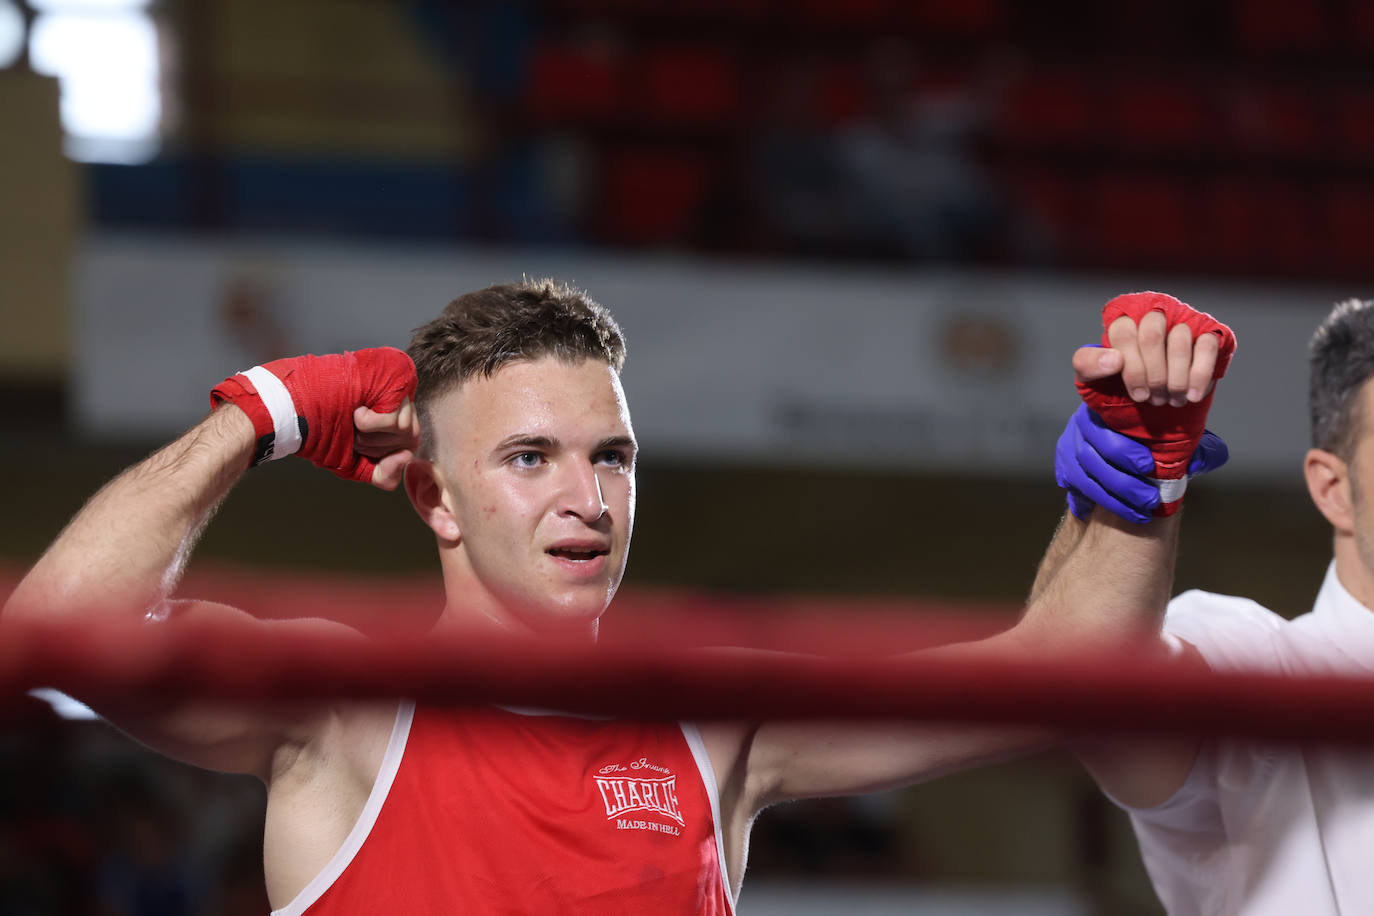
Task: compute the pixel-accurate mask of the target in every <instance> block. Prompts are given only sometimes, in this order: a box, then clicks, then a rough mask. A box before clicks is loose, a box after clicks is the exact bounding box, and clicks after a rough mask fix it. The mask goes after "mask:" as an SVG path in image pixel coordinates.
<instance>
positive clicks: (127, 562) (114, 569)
mask: <svg viewBox="0 0 1374 916" xmlns="http://www.w3.org/2000/svg"><path fill="white" fill-rule="evenodd" d="M253 447H254V433H253V424H252V423H251V422H250V421H249V420H248V418H247V417H246V416H245V415H244V414H243V412H242V411H240V410H238V409H237V408H235V407H221V408H220V409H218V410H216V411H214V412H213V413H212V414H211V415H210V416H208V417H206V418H205V420H203V421H201V423H199V424H197V425H196V426H195V427H193V428H192V429H191V430H189V431H188V432H186V433H185V434H184V435H182V436H181V437H180V438H179V439H177V440H176V441H175V442H172V443H171V444H170V445H167V446H166V447H164V448H162V449H160V450H158V451H157V452H155V453H154V454H152V455H151V456H149V457H148V458H146V459H145V460H143V461H142V462H140V463H139V464H137V465H134V466H133V467H132V468H129V469H128V470H126V471H125V472H124V473H122V474H120V475H119V476H118V477H116V478H115V479H114V480H112V481H111V482H110V483H108V484H106V485H105V487H103V488H102V489H101V490H100V492H98V493H97V494H96V495H95V496H93V497H92V498H91V499H90V501H89V502H87V503H86V505H85V507H83V508H82V510H81V511H80V512H79V513H77V515H76V517H75V518H73V519H72V521H71V522H70V523H69V524H68V525H67V527H66V528H65V529H64V530H63V531H62V533H61V534H60V535H58V537H57V540H56V541H54V542H53V544H52V545H51V546H50V547H49V548H48V550H47V551H46V552H45V553H44V554H43V556H42V557H41V558H40V559H39V561H38V563H37V564H35V566H34V567H33V569H31V570H30V571H29V574H28V575H27V576H25V577H24V579H23V581H22V582H20V584H19V587H18V588H17V589H15V592H14V594H13V595H12V596H11V597H10V599H9V601H7V602H6V604H5V608H4V615H5V616H6V617H7V618H20V617H35V616H41V617H44V618H46V619H52V618H53V617H54V616H56V615H64V614H79V613H90V612H94V611H101V612H106V613H108V612H111V611H112V610H113V609H119V610H121V611H128V612H143V611H146V610H148V609H150V608H152V607H154V606H155V605H156V604H158V603H159V602H160V601H161V600H162V599H164V598H166V597H167V596H168V595H169V594H170V593H171V591H172V589H173V588H174V587H175V585H176V582H177V579H178V578H179V577H180V574H181V570H182V567H183V566H184V565H185V562H186V559H187V557H188V556H189V554H190V550H191V547H192V546H193V545H194V543H195V540H196V538H197V536H198V535H199V533H200V530H201V528H202V527H203V526H204V524H205V522H206V520H207V519H208V518H209V517H210V515H211V514H212V513H213V512H214V510H215V508H216V507H217V506H218V505H219V503H220V502H221V501H222V500H223V499H224V497H225V496H226V495H227V494H228V492H229V490H230V489H231V488H232V487H233V486H234V484H235V483H236V482H237V481H238V479H239V478H240V477H242V476H243V473H244V471H246V470H247V468H248V466H249V462H250V461H251V460H252V454H253Z"/></svg>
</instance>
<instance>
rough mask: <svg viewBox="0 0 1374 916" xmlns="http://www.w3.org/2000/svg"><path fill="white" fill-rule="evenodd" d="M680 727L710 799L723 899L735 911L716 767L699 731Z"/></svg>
mask: <svg viewBox="0 0 1374 916" xmlns="http://www.w3.org/2000/svg"><path fill="white" fill-rule="evenodd" d="M678 725H679V726H680V727H681V728H682V736H683V737H684V738H686V739H687V747H688V748H689V749H690V750H691V752H692V759H693V760H695V761H696V762H697V770H698V771H699V775H700V776H701V784H702V785H704V786H705V787H706V794H707V795H708V796H709V797H710V799H711V822H712V823H713V824H715V826H716V856H717V857H718V858H719V859H720V880H721V881H722V882H724V883H725V899H726V900H728V901H729V902H730V912H731V914H733V913H734V912H735V904H736V900H735V891H734V888H733V887H732V886H731V884H730V872H729V869H728V868H727V867H726V864H725V831H724V829H723V828H722V826H721V821H720V790H719V787H718V786H717V785H716V768H715V767H713V766H711V755H710V754H708V753H706V742H705V741H704V740H703V739H702V737H701V731H700V729H698V728H697V727H696V726H695V725H693V724H692V723H691V722H679V723H678Z"/></svg>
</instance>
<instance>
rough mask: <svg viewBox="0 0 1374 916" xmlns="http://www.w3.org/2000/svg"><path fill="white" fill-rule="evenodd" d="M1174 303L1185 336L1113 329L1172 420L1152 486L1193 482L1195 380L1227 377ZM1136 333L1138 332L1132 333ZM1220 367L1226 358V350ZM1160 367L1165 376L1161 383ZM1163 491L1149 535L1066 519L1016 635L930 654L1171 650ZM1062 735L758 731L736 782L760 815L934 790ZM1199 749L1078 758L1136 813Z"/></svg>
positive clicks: (802, 727) (1171, 501)
mask: <svg viewBox="0 0 1374 916" xmlns="http://www.w3.org/2000/svg"><path fill="white" fill-rule="evenodd" d="M1147 295H1150V296H1157V294H1147ZM1163 298H1166V299H1168V298H1171V297H1163ZM1151 301H1153V300H1151ZM1173 301H1175V302H1176V300H1173ZM1115 302H1116V300H1114V303H1115ZM1112 304H1113V303H1109V307H1110V306H1111V305H1112ZM1178 305H1179V306H1181V307H1182V308H1183V309H1185V310H1186V313H1187V315H1186V317H1187V320H1188V321H1189V322H1191V324H1190V325H1189V327H1188V328H1186V329H1185V330H1188V333H1187V334H1184V333H1182V332H1175V331H1174V330H1173V327H1174V325H1175V324H1176V323H1177V324H1182V323H1183V318H1181V317H1175V318H1174V319H1173V320H1169V321H1167V322H1166V319H1165V316H1164V315H1163V314H1162V313H1160V312H1157V311H1154V310H1153V309H1150V310H1146V311H1144V312H1141V313H1138V314H1135V315H1134V316H1133V317H1131V318H1130V319H1126V318H1119V319H1118V318H1113V319H1112V320H1113V323H1114V324H1115V322H1116V321H1118V320H1119V321H1123V322H1124V321H1127V320H1129V321H1130V322H1131V329H1130V330H1131V332H1132V333H1131V334H1130V335H1129V341H1130V345H1131V346H1134V347H1136V351H1135V352H1133V353H1131V354H1130V356H1131V357H1132V358H1130V359H1127V360H1126V361H1125V368H1133V370H1134V371H1135V373H1136V376H1139V379H1140V381H1139V384H1135V383H1136V381H1137V378H1136V376H1132V378H1131V379H1130V380H1129V381H1131V382H1132V383H1133V388H1136V387H1138V388H1141V389H1143V392H1144V393H1143V395H1140V396H1142V397H1143V398H1144V400H1145V401H1148V402H1152V403H1148V404H1140V405H1139V406H1141V407H1142V408H1144V409H1145V410H1146V412H1147V413H1148V412H1149V411H1151V410H1154V411H1174V412H1176V414H1175V415H1171V416H1170V417H1169V418H1167V421H1164V422H1161V423H1157V422H1156V419H1157V418H1154V417H1153V416H1151V417H1150V418H1149V425H1150V428H1151V430H1153V431H1163V432H1161V433H1160V435H1161V437H1162V441H1163V443H1164V446H1163V447H1162V448H1160V449H1156V448H1155V446H1154V443H1153V442H1150V443H1147V445H1148V447H1149V449H1150V452H1151V455H1152V457H1151V458H1150V460H1149V464H1150V466H1151V470H1152V472H1153V473H1151V474H1150V476H1151V477H1153V478H1158V479H1160V480H1164V481H1168V480H1173V479H1175V478H1176V477H1181V476H1183V475H1184V474H1185V473H1186V469H1187V465H1188V458H1189V456H1190V455H1191V454H1192V453H1193V452H1194V450H1195V449H1196V447H1197V444H1198V440H1199V439H1200V437H1201V435H1202V421H1203V420H1205V416H1206V407H1207V406H1208V404H1209V402H1210V391H1207V390H1206V387H1207V386H1206V385H1205V384H1204V385H1201V386H1199V384H1198V379H1199V378H1200V377H1202V376H1206V377H1208V378H1211V377H1213V376H1212V370H1213V368H1214V367H1215V368H1216V372H1217V375H1219V374H1220V372H1221V371H1223V370H1224V367H1225V363H1224V360H1223V359H1221V358H1219V356H1218V349H1219V348H1218V347H1217V345H1216V344H1217V341H1215V340H1213V339H1212V336H1213V335H1211V334H1210V333H1204V330H1205V331H1211V330H1213V328H1212V326H1211V325H1216V322H1214V321H1211V319H1210V317H1209V316H1205V315H1202V313H1198V312H1194V311H1193V310H1191V309H1187V307H1186V306H1182V304H1181V303H1178ZM1195 316H1200V318H1201V319H1207V321H1211V324H1210V325H1209V324H1207V322H1206V321H1201V320H1200V319H1198V318H1196V317H1195ZM1137 323H1138V325H1139V328H1140V330H1141V333H1140V334H1136V333H1134V332H1135V331H1136V330H1137ZM1193 325H1196V327H1193ZM1218 327H1221V326H1219V325H1218ZM1194 331H1196V335H1194ZM1223 331H1224V334H1223V333H1222V332H1223ZM1120 334H1121V328H1120V327H1119V326H1118V327H1117V330H1115V331H1113V332H1112V339H1111V341H1110V343H1111V344H1112V345H1113V349H1125V343H1126V341H1125V339H1124V338H1125V337H1126V335H1121V338H1123V339H1119V338H1118V335H1120ZM1229 335H1230V332H1229V329H1224V327H1223V328H1222V331H1218V336H1223V337H1227V336H1229ZM1101 354H1102V351H1101V350H1088V349H1086V348H1085V350H1082V351H1079V354H1077V355H1076V356H1075V369H1076V370H1077V371H1078V374H1079V381H1080V383H1093V382H1097V381H1101V380H1103V379H1107V378H1110V377H1111V376H1114V375H1119V374H1121V373H1122V372H1123V367H1122V364H1121V363H1119V362H1118V363H1114V366H1115V368H1114V369H1112V367H1111V366H1106V367H1105V368H1104V365H1105V364H1103V363H1102V362H1101ZM1166 356H1167V359H1166V358H1165V357H1166ZM1225 356H1227V357H1229V351H1227V352H1225ZM1156 364H1158V365H1162V366H1164V367H1165V370H1164V373H1163V374H1162V375H1159V376H1158V377H1156V371H1155V370H1156V369H1157V368H1158V366H1157V365H1156ZM1094 366H1095V368H1094ZM1108 370H1112V371H1108ZM1175 376H1177V378H1175ZM1117 384H1118V386H1119V385H1120V379H1117ZM1080 387H1082V384H1081V385H1080ZM1136 396H1138V395H1135V392H1134V391H1132V392H1131V393H1129V394H1126V393H1124V392H1123V397H1124V399H1125V403H1118V404H1116V405H1115V406H1116V408H1117V414H1118V419H1119V418H1120V417H1121V416H1124V415H1128V414H1131V410H1130V409H1129V407H1128V406H1127V405H1129V404H1132V403H1138V402H1136V401H1135V400H1134V397H1136ZM1171 405H1173V406H1171ZM1180 456H1181V463H1180V462H1179V459H1180ZM1170 475H1173V476H1172V477H1171V476H1170ZM1159 486H1160V488H1161V489H1163V490H1168V491H1169V492H1168V493H1167V495H1164V496H1161V498H1160V499H1158V500H1157V503H1159V505H1158V506H1157V507H1156V510H1157V511H1158V512H1159V513H1161V517H1153V518H1151V519H1149V520H1148V521H1147V522H1146V523H1145V524H1136V523H1131V522H1127V521H1125V520H1123V519H1120V518H1117V517H1116V516H1114V515H1112V514H1110V513H1109V512H1107V511H1105V510H1104V509H1101V508H1097V509H1095V510H1093V512H1092V515H1091V517H1090V520H1089V521H1088V523H1087V524H1083V523H1082V522H1079V521H1076V520H1072V519H1070V520H1067V521H1066V522H1065V523H1064V524H1063V525H1061V527H1060V529H1059V531H1058V532H1057V533H1056V536H1055V538H1054V540H1053V542H1052V544H1051V546H1050V549H1049V551H1048V552H1047V555H1046V559H1045V561H1044V562H1043V563H1042V564H1041V568H1040V571H1039V573H1038V575H1037V578H1036V584H1035V586H1034V588H1033V590H1032V597H1031V600H1030V602H1029V604H1028V607H1027V609H1026V612H1025V614H1024V615H1023V616H1022V618H1021V620H1020V621H1019V622H1018V623H1017V625H1016V626H1015V627H1013V628H1011V629H1010V630H1008V631H1006V632H1004V633H1001V634H999V635H997V636H995V637H992V638H991V639H987V640H982V641H980V642H977V643H968V644H964V645H959V646H951V647H947V648H944V649H938V650H932V654H942V655H950V654H954V655H957V656H960V657H963V658H969V659H977V658H980V657H996V656H1001V657H1005V655H1006V654H1007V653H1012V654H1014V655H1024V656H1026V657H1029V658H1044V657H1045V656H1046V655H1047V654H1049V653H1052V652H1056V651H1063V652H1068V651H1075V652H1087V651H1093V650H1094V649H1095V648H1098V649H1100V648H1103V647H1111V648H1113V649H1116V648H1120V647H1122V646H1124V645H1135V646H1143V647H1146V648H1145V649H1144V650H1145V651H1163V649H1162V647H1163V645H1164V643H1163V641H1162V640H1161V639H1160V638H1159V627H1160V622H1161V620H1162V618H1163V615H1164V610H1165V607H1166V605H1167V602H1168V597H1169V593H1170V591H1171V589H1172V583H1173V566H1174V552H1175V546H1176V543H1177V537H1178V521H1177V518H1176V517H1164V516H1172V513H1174V512H1176V511H1177V508H1178V500H1179V497H1180V495H1181V492H1182V485H1181V484H1179V483H1173V484H1169V483H1162V484H1159ZM927 657H929V656H927ZM913 661H917V659H913ZM1055 737H1056V736H1053V735H1051V734H1050V733H1049V732H1048V731H1046V730H1043V729H1042V730H1037V729H1029V728H1021V729H1005V728H1004V729H996V728H976V729H975V728H970V729H956V728H949V727H930V726H923V725H902V724H892V725H887V726H882V725H875V726H847V725H839V724H834V725H822V724H807V723H764V724H763V725H761V726H759V727H758V729H757V730H756V731H755V732H753V733H752V734H751V736H750V741H749V742H747V744H746V746H745V750H744V753H745V754H746V755H747V757H748V758H749V759H748V761H747V762H746V765H745V766H743V767H735V768H734V769H733V772H735V773H741V772H742V773H744V774H746V776H747V779H746V784H745V785H744V786H741V787H739V788H738V789H737V796H738V797H740V798H743V799H750V800H752V801H753V802H755V803H757V804H759V805H766V804H768V803H771V802H775V801H782V800H786V799H789V798H799V797H805V796H807V795H832V794H849V793H852V792H862V791H870V790H874V789H879V788H884V787H889V786H894V785H900V784H904V783H910V782H915V781H918V780H922V779H928V778H931V777H934V776H938V775H940V774H942V773H946V772H950V771H952V770H956V769H959V768H962V767H965V766H970V765H974V764H977V763H981V762H986V761H988V760H991V759H996V758H998V757H1003V756H1006V755H1008V754H1010V753H1012V752H1014V751H1016V750H1017V749H1028V748H1032V747H1034V746H1036V745H1037V744H1044V743H1048V742H1049V741H1051V740H1053V739H1054V738H1055ZM1195 749H1196V745H1195V744H1193V745H1191V746H1188V745H1186V744H1185V746H1182V747H1181V748H1179V749H1176V750H1170V751H1169V752H1168V753H1164V754H1161V758H1164V759H1162V762H1157V765H1156V766H1155V767H1154V768H1153V769H1151V770H1150V771H1148V772H1146V773H1145V774H1143V777H1142V774H1141V773H1140V772H1138V771H1136V770H1134V769H1122V768H1121V767H1120V766H1119V764H1120V763H1121V758H1120V756H1119V755H1116V754H1113V755H1101V756H1095V755H1094V749H1091V748H1085V749H1081V750H1080V754H1081V756H1083V757H1084V759H1085V762H1088V765H1089V768H1090V769H1092V770H1093V772H1094V775H1096V776H1098V778H1099V780H1100V781H1101V782H1102V783H1103V785H1104V787H1105V788H1107V789H1108V791H1111V792H1113V794H1116V795H1117V796H1118V798H1121V799H1122V800H1124V801H1127V802H1128V803H1132V802H1138V801H1139V800H1140V799H1141V798H1142V797H1147V796H1152V795H1156V794H1158V793H1159V792H1166V793H1167V791H1169V787H1170V785H1171V784H1175V783H1176V781H1181V778H1182V776H1183V775H1186V773H1187V767H1188V766H1189V765H1190V764H1191V760H1192V754H1193V753H1194V751H1195ZM1123 796H1130V797H1123ZM1164 797H1167V794H1166V795H1165V796H1164ZM1156 800H1160V801H1162V800H1163V798H1158V799H1156ZM1146 803H1149V802H1146Z"/></svg>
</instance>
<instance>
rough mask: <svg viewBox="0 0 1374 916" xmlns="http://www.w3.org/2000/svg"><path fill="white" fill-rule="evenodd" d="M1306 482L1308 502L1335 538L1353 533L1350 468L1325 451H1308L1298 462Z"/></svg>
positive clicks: (1352, 495)
mask: <svg viewBox="0 0 1374 916" xmlns="http://www.w3.org/2000/svg"><path fill="white" fill-rule="evenodd" d="M1302 471H1303V476H1304V477H1306V478H1307V492H1308V493H1309V494H1310V495H1311V497H1312V502H1313V503H1315V504H1316V506H1317V509H1318V510H1319V511H1320V512H1321V514H1322V515H1324V516H1326V520H1327V521H1328V522H1330V523H1331V527H1333V528H1335V529H1336V532H1337V533H1338V534H1351V533H1353V532H1354V530H1355V499H1354V489H1353V485H1352V483H1351V480H1350V465H1348V464H1346V463H1345V461H1344V460H1342V459H1341V458H1340V457H1339V456H1337V455H1335V454H1334V453H1332V452H1328V451H1326V450H1325V449H1320V448H1314V449H1308V451H1307V456H1306V457H1305V458H1304V459H1303V462H1302Z"/></svg>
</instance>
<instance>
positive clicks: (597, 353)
mask: <svg viewBox="0 0 1374 916" xmlns="http://www.w3.org/2000/svg"><path fill="white" fill-rule="evenodd" d="M406 352H407V353H409V354H410V358H411V360H412V361H413V362H414V363H415V370H416V372H417V374H418V375H419V385H418V387H417V388H416V391H415V406H416V408H417V409H418V410H419V412H420V428H421V433H422V440H423V441H422V443H421V446H420V454H422V455H430V454H432V451H431V448H432V442H431V440H430V437H429V430H430V422H429V421H430V414H429V408H430V405H431V404H433V402H434V399H435V398H437V397H438V396H439V395H442V394H444V393H445V392H448V391H450V390H452V389H453V388H456V387H457V386H459V385H461V384H463V383H464V382H466V381H468V380H469V379H471V378H473V377H474V376H477V375H482V376H485V377H490V376H491V375H492V374H493V373H494V372H496V370H497V369H499V368H501V367H502V366H504V365H505V364H506V363H509V362H515V361H519V360H536V359H540V358H542V357H545V356H555V357H557V358H558V359H560V360H563V361H564V362H566V363H578V362H581V361H582V360H585V359H595V360H601V361H603V362H605V363H608V364H609V365H611V366H613V367H615V369H616V371H620V369H621V368H622V367H623V366H624V364H625V338H624V335H623V334H622V333H621V331H620V326H619V325H618V324H616V321H615V318H613V317H612V316H611V313H610V312H609V311H607V310H606V309H605V308H603V307H602V306H600V305H598V304H597V303H596V302H595V301H594V300H593V299H592V298H591V297H590V296H588V295H587V294H586V293H585V292H583V291H581V290H579V289H574V288H573V287H570V286H566V285H564V284H562V283H555V282H554V281H553V280H524V281H521V282H520V283H504V284H500V285H497V286H488V287H487V288H486V289H479V290H477V291H475V292H471V293H466V294H464V295H462V296H459V297H458V298H457V299H454V300H453V301H452V302H450V303H449V304H448V305H446V306H445V307H444V310H443V311H442V312H441V313H440V314H439V317H438V318H435V319H434V320H433V321H431V322H429V323H428V324H424V325H421V326H420V327H418V328H416V329H415V333H414V334H413V335H412V336H411V338H410V346H409V347H407V348H406Z"/></svg>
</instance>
